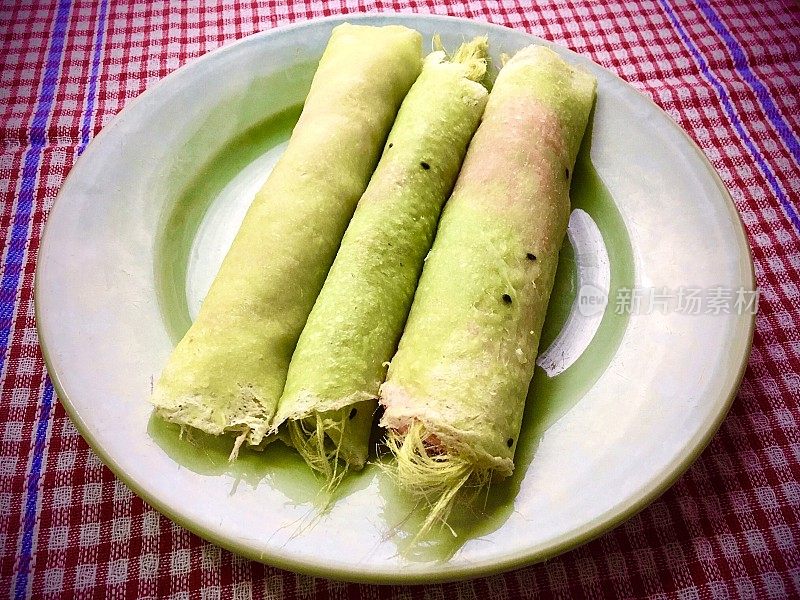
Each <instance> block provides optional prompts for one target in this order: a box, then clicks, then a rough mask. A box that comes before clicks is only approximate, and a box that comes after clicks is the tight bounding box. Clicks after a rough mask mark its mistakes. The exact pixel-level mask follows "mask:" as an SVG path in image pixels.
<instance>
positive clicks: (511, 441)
mask: <svg viewBox="0 0 800 600" xmlns="http://www.w3.org/2000/svg"><path fill="white" fill-rule="evenodd" d="M513 445H514V439H513V438H508V439H507V440H506V446H508V447H509V448H511V446H513Z"/></svg>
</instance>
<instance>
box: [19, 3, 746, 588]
mask: <svg viewBox="0 0 800 600" xmlns="http://www.w3.org/2000/svg"><path fill="white" fill-rule="evenodd" d="M409 19H424V20H432V21H450V22H462V23H463V22H468V23H470V24H472V25H475V24H479V25H481V26H484V27H486V29H487V31H488V32H491V31H492V30H495V31H504V30H511V31H514V32H515V33H522V34H524V35H526V36H527V37H529V38H530V40H531V43H539V44H544V45H555V44H553V42H550V41H548V40H544V39H542V38H539V37H538V36H535V35H533V34H530V33H528V32H526V31H520V30H518V29H514V28H512V27H506V26H504V25H498V24H495V23H490V22H488V21H478V20H475V19H465V18H461V17H453V16H447V15H436V14H418V13H399V12H374V13H358V14H348V15H334V16H330V17H323V18H318V19H309V20H304V21H298V22H295V23H292V24H289V25H284V26H280V27H275V28H273V29H269V30H266V31H261V32H258V33H255V34H252V35H249V36H245V37H243V38H241V39H239V40H236V41H234V42H231V43H229V44H225V45H223V46H221V47H219V48H216V49H215V50H212V51H211V52H208V53H206V54H205V55H203V56H202V57H198V59H196V60H193V61H190V62H189V63H187V64H185V65H183V66H182V67H180V68H179V69H176V70H175V71H173V72H172V73H170V74H169V75H167V76H166V77H164V78H162V79H161V80H159V81H158V82H157V83H156V84H155V85H153V86H152V87H150V88H148V89H147V90H146V91H145V92H143V93H142V94H140V95H139V96H137V97H136V98H135V99H133V100H132V101H131V102H129V103H128V105H127V106H131V105H133V104H134V103H138V102H141V101H142V100H143V99H146V98H148V97H149V96H150V95H151V94H154V93H157V91H158V90H159V89H160V88H161V87H162V86H164V85H165V84H167V83H168V82H170V81H171V80H172V79H173V78H175V77H178V76H180V74H182V73H184V72H186V71H188V70H189V69H193V68H196V66H197V64H198V63H199V62H200V60H199V59H200V58H202V59H205V58H207V57H210V56H214V55H217V54H220V53H223V52H227V51H229V50H230V49H231V48H232V47H233V46H235V45H237V44H241V43H244V42H245V41H246V40H249V39H251V38H253V37H260V38H262V39H265V40H266V39H267V38H269V37H271V36H272V35H275V34H280V33H281V32H284V31H286V30H289V29H296V28H302V27H307V26H309V25H315V24H318V23H322V22H327V23H337V22H345V21H361V22H370V21H386V20H394V21H396V22H397V23H398V24H407V21H408V20H409ZM561 48H564V47H563V46H562V47H561ZM564 49H566V48H564ZM566 50H567V52H568V53H569V54H571V55H574V56H580V57H581V58H582V59H584V60H590V59H588V57H586V56H583V55H580V54H578V53H576V52H574V51H572V50H569V49H566ZM592 62H593V61H592ZM595 65H596V66H597V67H598V68H600V69H602V70H603V71H605V72H606V73H609V74H611V75H612V76H613V77H614V78H615V79H617V80H619V81H620V82H622V83H624V85H626V86H628V87H630V88H631V89H632V90H633V91H634V92H636V93H637V94H638V95H639V96H640V97H641V98H643V99H644V100H646V101H647V102H649V103H650V104H651V105H652V106H653V107H654V108H656V109H657V110H658V111H659V112H661V113H663V114H666V115H667V117H668V118H669V119H670V121H672V124H673V126H674V127H675V128H676V129H677V130H679V131H680V133H681V135H682V136H683V138H684V140H685V141H686V143H688V144H689V145H690V146H691V147H692V148H693V150H694V151H695V152H696V154H697V155H698V157H699V158H700V160H701V162H702V163H703V164H704V165H705V167H706V169H707V171H708V172H709V173H710V174H711V176H712V179H713V180H714V182H715V183H716V185H717V188H718V189H719V191H720V194H721V195H722V197H723V198H724V199H725V200H727V202H726V206H727V208H728V211H729V212H730V213H731V216H735V219H733V221H734V222H738V225H739V227H738V228H737V234H738V235H737V242H738V244H739V245H740V246H741V247H744V248H746V249H747V259H746V260H742V263H744V264H742V266H744V267H746V270H747V271H748V272H747V273H745V278H747V279H749V282H750V287H751V288H752V289H754V290H755V289H756V278H755V268H754V265H753V256H752V250H751V248H750V244H749V243H748V240H747V235H746V231H745V228H744V224H743V222H742V219H741V215H740V214H739V211H738V210H737V209H736V205H735V204H734V202H733V199H732V198H731V196H730V193H729V192H728V190H727V189H726V188H725V186H724V184H723V182H722V180H721V179H720V177H719V175H718V173H717V171H716V170H715V169H714V167H713V165H712V164H711V162H710V161H709V160H708V157H706V155H705V154H704V153H703V151H702V150H701V149H700V147H699V146H698V145H697V144H696V143H695V141H694V140H693V139H692V138H691V137H689V135H688V134H687V133H686V132H685V131H684V130H683V128H682V127H681V126H680V125H678V124H677V123H676V122H675V121H674V119H672V117H670V116H669V115H668V114H667V113H666V112H665V111H664V110H663V109H661V107H659V106H658V105H657V104H656V103H655V102H654V101H653V100H652V99H651V98H650V97H648V96H645V95H643V94H641V93H640V92H638V90H636V89H635V88H634V87H633V86H631V85H630V84H629V83H627V82H626V81H624V80H623V79H622V78H620V77H619V76H618V75H616V74H615V73H613V72H612V71H609V70H608V69H606V68H605V67H602V66H601V65H597V63H595ZM123 112H124V109H123V110H122V111H120V113H118V114H117V115H115V116H114V118H113V119H112V120H111V121H110V122H109V123H108V124H107V125H105V127H104V128H103V130H102V131H101V132H100V133H99V134H98V135H97V136H96V137H95V138H94V139H93V140H92V142H91V143H94V142H95V140H100V139H103V138H104V137H105V134H107V132H108V131H111V130H112V129H113V128H114V127H115V126H117V124H118V120H119V119H120V115H121V114H122V113H123ZM83 156H85V154H84V155H83ZM83 156H82V157H80V158H78V160H77V161H76V162H75V164H74V165H73V167H72V169H70V173H69V174H68V176H67V178H66V179H65V181H64V184H65V183H66V182H67V181H68V180H69V178H70V177H72V176H73V174H74V173H75V172H76V167H77V166H78V164H79V163H80V162H81V160H82V158H83ZM64 184H62V187H63V186H64ZM60 195H61V193H60V192H59V194H58V195H57V196H56V200H55V202H58V198H59V196H60ZM54 206H55V203H54ZM51 211H52V208H51ZM49 221H50V220H49V218H48V219H47V221H46V222H45V225H44V229H43V232H42V237H41V244H40V246H39V250H38V253H37V265H38V259H39V255H40V254H41V253H42V252H43V250H44V249H45V248H46V247H47V245H48V243H47V240H48V224H49ZM742 259H744V257H742ZM740 264H741V263H740ZM40 293H41V292H40V287H39V278H38V277H35V279H34V317H35V321H36V331H37V334H38V337H39V345H40V347H41V349H42V356H43V358H44V363H45V367H46V368H47V372H48V374H49V376H50V380H51V382H52V384H53V387H54V389H55V391H56V394H57V396H58V399H59V401H60V402H61V405H62V406H63V407H64V409H65V411H66V413H67V415H68V416H69V418H70V419H71V420H72V422H73V424H74V425H75V428H76V429H77V430H78V432H79V433H80V434H81V436H83V438H84V440H86V442H87V443H88V444H89V446H90V447H91V449H92V450H93V451H94V452H95V454H97V456H98V457H99V458H100V460H101V461H102V462H103V463H104V464H105V465H106V466H107V467H108V468H109V469H110V470H111V471H112V472H113V473H114V475H115V476H116V477H118V478H119V479H120V480H121V481H122V482H123V483H124V484H125V485H127V486H128V487H129V488H130V489H131V490H133V492H135V493H136V494H137V495H138V496H139V497H140V498H142V499H143V500H144V501H145V502H147V503H148V504H149V505H150V506H152V507H153V508H154V509H156V510H157V511H158V512H160V513H162V514H163V515H165V516H166V517H167V518H169V519H170V520H172V521H173V522H175V523H176V524H178V525H179V526H181V527H183V528H184V529H186V530H188V531H190V532H192V533H194V534H195V535H198V536H199V537H201V538H203V539H205V540H207V541H209V542H211V543H213V544H215V545H217V546H220V547H222V548H225V549H226V550H229V551H231V552H234V553H236V554H239V555H240V556H244V557H246V558H249V559H251V560H254V561H257V562H261V563H264V564H267V565H271V566H275V567H278V568H281V569H286V570H289V571H293V572H296V573H301V574H304V575H310V576H315V577H327V578H330V579H335V580H340V581H350V582H354V583H373V584H386V585H389V584H425V583H442V582H449V581H457V580H462V579H470V578H475V577H484V576H489V575H494V574H497V573H501V572H504V571H509V570H512V569H515V568H520V567H525V566H528V565H531V564H534V563H537V562H541V561H544V560H547V559H549V558H552V557H554V556H557V555H559V554H561V553H563V552H566V551H568V550H572V549H574V548H576V547H578V546H581V545H583V544H585V543H587V542H589V541H591V540H593V539H595V538H597V537H599V536H601V535H602V534H604V533H606V532H608V531H610V530H611V529H613V528H615V527H616V526H617V525H619V524H620V523H622V522H623V521H625V520H627V519H629V518H630V517H632V516H633V515H635V514H636V513H638V512H639V511H641V510H642V509H643V508H645V507H646V506H647V505H648V504H650V503H651V502H653V501H654V500H655V499H657V498H658V497H659V496H661V495H662V494H663V493H664V492H666V491H667V490H668V489H669V488H670V487H671V486H672V485H673V484H674V483H675V481H676V480H677V479H678V478H679V477H680V476H681V475H682V474H683V473H684V472H685V471H686V470H687V469H688V468H689V467H690V466H691V465H692V464H693V463H694V461H695V460H696V459H697V458H698V456H700V454H701V453H702V452H703V450H704V449H705V447H706V446H707V445H708V443H709V442H710V441H711V439H712V438H713V437H714V435H715V434H716V432H717V430H718V429H719V427H720V425H721V424H722V421H723V420H724V418H725V416H726V415H727V413H728V411H729V409H730V407H731V404H732V403H733V400H734V398H735V397H736V393H737V391H738V389H739V385H740V384H741V381H742V378H743V377H744V373H745V370H746V368H747V364H748V357H749V355H750V350H751V348H752V343H753V333H754V331H755V321H756V314H755V313H753V314H751V316H750V321H749V323H748V324H747V325H748V330H747V334H746V336H747V341H746V344H745V346H744V351H743V352H742V356H741V358H740V359H739V366H738V370H737V371H735V372H734V371H732V372H731V373H732V374H731V377H730V378H729V384H730V385H729V387H728V390H727V399H726V400H725V401H724V402H723V403H721V404H720V405H719V408H718V410H717V413H716V414H715V415H714V417H713V418H712V420H711V422H709V423H708V424H707V425H706V427H705V431H704V432H703V433H702V434H701V435H699V436H698V439H696V440H693V442H692V443H690V444H688V445H687V446H686V449H685V450H686V451H685V452H684V453H683V454H682V455H680V456H678V457H677V458H676V459H675V460H674V461H673V462H672V464H671V465H670V466H669V467H668V468H667V469H664V471H663V473H662V475H661V476H660V477H659V478H656V479H654V481H653V484H652V485H650V486H649V487H648V488H646V489H645V490H644V491H643V492H642V493H641V494H639V495H638V496H637V497H635V498H633V499H632V500H631V501H630V502H627V503H624V504H621V505H619V506H618V507H616V510H611V511H607V512H606V513H603V514H602V515H600V516H598V517H597V518H595V519H594V521H592V522H590V523H588V524H587V526H586V527H585V528H584V529H582V530H580V531H576V532H571V533H570V534H567V535H565V536H562V539H558V540H556V541H555V542H554V543H553V544H552V545H551V546H549V547H547V548H545V549H543V550H539V551H533V552H530V551H527V552H526V551H520V552H518V553H516V554H513V555H511V556H509V557H507V558H504V559H502V560H495V561H493V562H490V563H473V564H471V565H468V566H464V567H456V568H452V567H451V568H448V566H447V565H448V563H446V562H444V563H440V562H435V563H431V564H432V565H433V567H434V568H432V569H431V570H430V571H426V572H423V571H416V570H412V571H410V572H403V571H397V572H396V573H395V574H392V575H388V574H385V573H370V572H360V571H358V570H356V569H348V568H339V567H331V566H328V565H325V564H322V563H313V562H310V561H307V560H297V559H292V558H288V557H285V556H283V555H281V553H280V552H279V551H278V552H256V551H253V550H252V549H251V548H248V547H246V546H242V545H239V544H237V543H236V542H235V541H232V540H230V539H227V538H226V537H225V536H222V535H220V534H218V533H217V532H216V531H214V530H212V529H208V528H205V527H203V526H201V525H198V524H197V523H194V522H193V521H192V520H191V519H189V518H185V517H183V516H182V515H180V514H179V513H178V512H176V511H174V510H173V508H172V507H170V506H168V505H166V504H163V503H162V502H161V501H159V499H158V498H156V497H155V496H154V495H152V494H151V493H150V492H148V491H147V490H146V489H144V488H143V487H141V486H139V485H138V484H137V483H136V482H135V481H134V480H133V479H132V478H129V477H128V475H127V473H126V472H125V471H124V470H123V469H121V468H120V467H119V465H118V464H117V463H116V462H115V461H114V459H113V458H112V457H111V456H110V455H108V454H107V453H106V451H105V450H104V449H103V447H102V446H101V445H100V444H99V443H98V442H97V440H96V439H95V438H94V436H93V435H92V432H91V431H90V430H89V429H88V428H87V427H86V426H85V424H84V422H83V420H82V419H81V418H80V416H79V415H78V413H77V411H76V409H75V407H74V406H73V404H72V402H71V401H70V399H69V397H68V396H67V394H65V393H64V390H63V388H62V386H61V382H60V377H59V374H58V372H57V371H56V370H55V368H54V365H53V363H52V360H51V357H50V354H49V352H48V348H47V343H46V339H47V334H46V332H45V331H43V330H42V328H41V326H40V324H39V323H40V320H39V302H38V298H39V296H40ZM737 342H739V343H740V342H741V338H740V339H739V340H737Z"/></svg>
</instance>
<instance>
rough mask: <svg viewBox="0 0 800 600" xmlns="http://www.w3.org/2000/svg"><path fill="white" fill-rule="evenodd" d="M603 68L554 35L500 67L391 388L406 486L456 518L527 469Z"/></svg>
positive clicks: (387, 422) (390, 420)
mask: <svg viewBox="0 0 800 600" xmlns="http://www.w3.org/2000/svg"><path fill="white" fill-rule="evenodd" d="M595 85H596V84H595V80H594V78H593V77H592V76H591V75H589V74H587V73H585V72H583V71H581V70H579V69H576V68H574V67H572V66H571V65H569V64H568V63H566V62H565V61H563V60H562V59H561V58H559V56H558V55H557V54H556V53H555V52H553V51H551V50H549V49H547V48H545V47H542V46H531V47H528V48H525V49H524V50H521V51H520V52H519V53H517V54H516V56H514V57H513V58H512V59H511V60H510V61H509V62H508V63H507V64H506V65H505V66H504V67H503V68H502V70H501V71H500V73H499V75H498V77H497V80H496V82H495V85H494V87H493V89H492V93H491V95H490V97H489V102H488V104H487V107H486V112H485V114H484V118H483V122H482V123H481V125H480V127H479V128H478V131H477V132H476V133H475V137H474V138H473V140H472V143H471V145H470V149H469V152H468V154H467V156H466V158H465V160H464V165H463V167H462V169H461V173H460V175H459V177H458V181H457V183H456V186H455V189H454V191H453V194H452V196H451V198H450V200H449V201H448V203H447V206H446V207H445V210H444V212H443V214H442V219H441V222H440V224H439V229H438V231H437V234H436V240H435V242H434V244H433V248H432V249H431V253H430V255H429V257H428V259H427V261H426V263H425V268H424V270H423V273H422V276H421V278H420V282H419V287H418V289H417V292H416V295H415V297H414V303H413V306H412V308H411V312H410V315H409V318H408V322H407V324H406V328H405V331H404V333H403V336H402V339H401V341H400V344H399V348H398V351H397V354H396V355H395V356H394V358H393V360H392V362H391V365H390V367H389V371H388V375H387V380H386V383H384V384H383V386H382V387H381V394H380V395H381V404H382V405H383V406H384V407H385V409H386V410H385V413H384V416H383V419H382V421H381V424H382V425H383V426H384V427H386V428H387V429H389V446H390V448H391V449H392V450H393V452H394V453H395V454H396V455H397V468H396V471H395V472H396V475H397V479H398V482H399V484H400V485H401V486H402V487H403V488H405V489H407V490H408V491H410V492H411V493H412V494H415V495H417V496H419V497H421V498H425V499H427V500H429V501H430V502H431V504H432V507H431V512H430V516H429V519H428V521H426V523H425V528H427V527H430V525H431V524H432V523H433V522H434V521H435V520H437V519H442V518H446V516H447V514H448V511H449V508H450V506H452V501H453V499H454V497H455V494H456V493H457V491H458V489H459V488H460V487H461V486H463V485H465V484H466V483H467V482H468V481H470V480H473V481H475V482H476V483H485V482H486V481H488V480H489V479H490V478H491V476H492V475H493V474H494V475H496V476H498V477H506V476H508V475H510V474H511V472H512V471H513V468H514V461H513V459H514V451H515V449H516V446H517V438H518V436H519V432H520V425H521V421H522V414H523V410H524V407H525V398H526V395H527V390H528V386H529V385H530V381H531V378H532V377H533V371H534V366H535V359H536V354H537V348H538V344H539V336H540V334H541V330H542V325H543V322H544V318H545V314H546V312H547V304H548V300H549V297H550V292H551V290H552V287H553V281H554V277H555V272H556V267H557V264H558V253H559V249H560V247H561V244H562V242H563V239H564V235H565V233H566V228H567V222H568V219H569V213H570V201H569V186H570V178H571V177H570V176H571V173H572V169H573V166H574V164H575V158H576V155H577V153H578V149H579V146H580V142H581V138H582V137H583V133H584V129H585V128H586V123H587V120H588V118H589V113H590V111H591V108H592V104H593V102H594V95H595Z"/></svg>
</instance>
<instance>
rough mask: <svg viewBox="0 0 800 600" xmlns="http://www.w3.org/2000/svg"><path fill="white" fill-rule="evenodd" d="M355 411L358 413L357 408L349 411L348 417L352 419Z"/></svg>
mask: <svg viewBox="0 0 800 600" xmlns="http://www.w3.org/2000/svg"><path fill="white" fill-rule="evenodd" d="M356 413H358V409H357V408H353V409H352V410H351V411H350V416H349V417H348V419H353V418H355V416H356Z"/></svg>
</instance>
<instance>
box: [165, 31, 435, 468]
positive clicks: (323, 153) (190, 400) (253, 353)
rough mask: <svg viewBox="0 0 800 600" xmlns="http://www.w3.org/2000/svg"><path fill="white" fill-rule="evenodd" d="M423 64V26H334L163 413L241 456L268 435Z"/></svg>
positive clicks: (178, 353)
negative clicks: (228, 437)
mask: <svg viewBox="0 0 800 600" xmlns="http://www.w3.org/2000/svg"><path fill="white" fill-rule="evenodd" d="M421 68H422V40H421V36H420V34H419V33H418V32H416V31H414V30H411V29H408V28H405V27H400V26H388V27H366V26H355V25H349V24H343V25H339V26H338V27H336V28H334V30H333V32H332V34H331V37H330V41H329V42H328V46H327V48H326V49H325V52H324V54H323V56H322V59H321V61H320V63H319V67H318V68H317V72H316V74H315V75H314V79H313V82H312V84H311V89H310V91H309V93H308V97H307V98H306V101H305V105H304V107H303V111H302V114H301V115H300V119H299V121H298V122H297V125H296V126H295V128H294V131H293V132H292V136H291V139H290V141H289V144H288V147H287V149H286V151H285V153H284V155H283V156H282V157H281V159H280V160H279V161H278V163H277V165H276V166H275V168H274V170H273V171H272V173H271V174H270V176H269V178H268V179H267V181H266V183H264V186H263V187H262V188H261V190H260V191H259V192H258V193H257V194H256V197H255V199H254V200H253V203H252V205H251V206H250V209H249V210H248V212H247V215H246V216H245V218H244V221H243V223H242V225H241V228H240V229H239V232H238V233H237V235H236V238H235V239H234V241H233V244H232V245H231V248H230V250H229V251H228V254H227V255H226V256H225V259H224V261H223V263H222V266H221V267H220V270H219V272H218V274H217V276H216V278H215V279H214V281H213V283H212V285H211V289H210V290H209V292H208V295H207V296H206V298H205V300H204V302H203V304H202V307H201V309H200V312H199V314H198V316H197V319H196V320H195V321H194V323H193V324H192V326H191V327H190V329H189V331H188V332H187V333H186V335H185V336H184V337H183V339H182V340H181V341H180V342H179V343H178V345H177V347H176V348H175V349H174V351H173V352H172V355H171V356H170V358H169V361H168V362H167V365H166V366H165V367H164V370H163V372H162V373H161V377H160V379H159V381H158V383H157V384H156V386H155V389H154V392H153V395H152V399H151V401H152V403H153V404H154V405H155V407H156V411H157V413H158V414H159V415H160V416H161V417H163V418H164V419H166V420H168V421H172V422H174V423H178V424H180V425H182V426H190V427H195V428H197V429H200V430H202V431H205V432H207V433H210V434H214V435H219V434H222V433H224V432H229V431H230V432H235V433H238V434H239V436H238V438H237V444H236V446H235V447H234V453H235V452H236V450H237V449H238V445H239V444H241V443H242V442H243V441H245V440H246V441H248V442H249V443H251V444H254V445H255V444H259V443H261V442H262V441H263V440H264V437H265V435H266V434H267V432H268V430H269V426H270V421H271V419H272V417H273V415H274V413H275V409H276V407H277V404H278V399H279V398H280V395H281V392H282V390H283V385H284V382H285V379H286V372H287V369H288V366H289V360H290V358H291V355H292V351H293V350H294V347H295V344H296V343H297V339H298V337H299V336H300V332H301V331H302V329H303V325H304V324H305V322H306V318H307V317H308V314H309V312H311V308H312V306H313V305H314V300H315V299H316V297H317V294H318V293H319V291H320V289H321V288H322V284H323V282H324V280H325V276H326V274H327V272H328V269H329V268H330V265H331V263H332V262H333V259H334V257H335V255H336V250H337V249H338V247H339V243H340V241H341V239H342V236H343V234H344V231H345V228H346V227H347V223H348V222H349V220H350V217H351V216H352V214H353V211H354V210H355V207H356V204H357V203H358V199H359V198H360V197H361V194H362V193H363V192H364V189H365V188H366V187H367V184H368V182H369V179H370V176H371V175H372V171H373V169H374V168H375V164H376V163H377V161H378V158H379V156H380V152H381V148H382V147H383V143H384V141H385V139H386V136H387V134H388V133H389V130H390V128H391V126H392V123H393V121H394V118H395V115H396V113H397V110H398V109H399V107H400V103H401V102H402V100H403V98H404V97H405V95H406V93H407V92H408V90H409V88H410V87H411V85H412V84H413V83H414V81H415V80H416V78H417V76H418V74H419V72H420V70H421Z"/></svg>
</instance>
